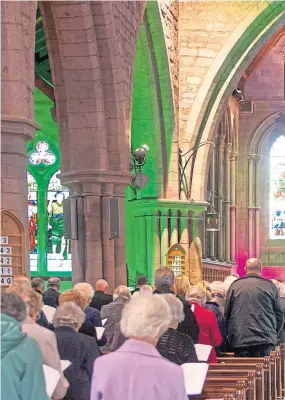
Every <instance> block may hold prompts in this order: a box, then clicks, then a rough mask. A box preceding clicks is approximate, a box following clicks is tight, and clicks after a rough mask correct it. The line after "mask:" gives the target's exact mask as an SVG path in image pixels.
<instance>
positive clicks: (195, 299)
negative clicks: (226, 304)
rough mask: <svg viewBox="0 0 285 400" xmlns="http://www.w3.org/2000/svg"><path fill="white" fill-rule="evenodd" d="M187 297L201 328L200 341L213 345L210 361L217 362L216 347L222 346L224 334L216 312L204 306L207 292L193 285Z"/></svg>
mask: <svg viewBox="0 0 285 400" xmlns="http://www.w3.org/2000/svg"><path fill="white" fill-rule="evenodd" d="M186 299H187V301H189V303H190V304H191V309H192V311H193V313H194V315H195V317H196V320H197V322H198V325H199V328H200V333H199V339H198V343H199V344H206V345H210V346H212V347H213V349H212V351H211V353H210V356H209V359H208V362H210V363H216V362H217V356H216V352H215V348H216V347H219V346H220V344H221V342H222V336H221V334H220V330H219V327H218V322H217V318H216V316H215V314H214V313H213V312H212V311H209V310H207V309H205V308H204V307H203V305H204V304H205V302H206V292H205V291H204V290H203V289H202V288H201V286H200V285H194V286H191V287H190V288H189V289H188V291H187V293H186Z"/></svg>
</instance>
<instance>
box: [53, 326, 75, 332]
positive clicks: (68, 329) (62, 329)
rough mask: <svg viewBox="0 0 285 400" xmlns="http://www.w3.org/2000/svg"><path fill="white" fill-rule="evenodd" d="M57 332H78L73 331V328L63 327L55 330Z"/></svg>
mask: <svg viewBox="0 0 285 400" xmlns="http://www.w3.org/2000/svg"><path fill="white" fill-rule="evenodd" d="M55 331H63V332H77V331H76V330H75V329H73V328H72V327H71V326H66V325H62V326H59V327H57V328H55Z"/></svg>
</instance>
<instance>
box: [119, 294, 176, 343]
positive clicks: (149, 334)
mask: <svg viewBox="0 0 285 400" xmlns="http://www.w3.org/2000/svg"><path fill="white" fill-rule="evenodd" d="M170 323H171V312H170V307H169V305H168V304H167V302H166V300H165V299H164V297H163V296H162V295H158V294H154V295H153V296H138V297H135V298H132V300H131V301H130V302H129V303H127V304H126V305H125V307H124V309H123V312H122V319H121V331H122V333H123V335H124V336H125V337H128V338H130V337H134V338H137V339H149V340H153V339H155V338H157V337H159V336H161V335H162V334H163V333H164V332H166V331H167V329H168V327H169V325H170Z"/></svg>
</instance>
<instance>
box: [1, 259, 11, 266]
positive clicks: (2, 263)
mask: <svg viewBox="0 0 285 400" xmlns="http://www.w3.org/2000/svg"><path fill="white" fill-rule="evenodd" d="M0 264H1V265H12V257H1V260H0Z"/></svg>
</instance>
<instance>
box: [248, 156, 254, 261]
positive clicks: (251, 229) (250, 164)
mask: <svg viewBox="0 0 285 400" xmlns="http://www.w3.org/2000/svg"><path fill="white" fill-rule="evenodd" d="M254 160H255V154H249V156H248V256H249V258H252V257H254V198H253V193H254V168H253V166H254Z"/></svg>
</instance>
